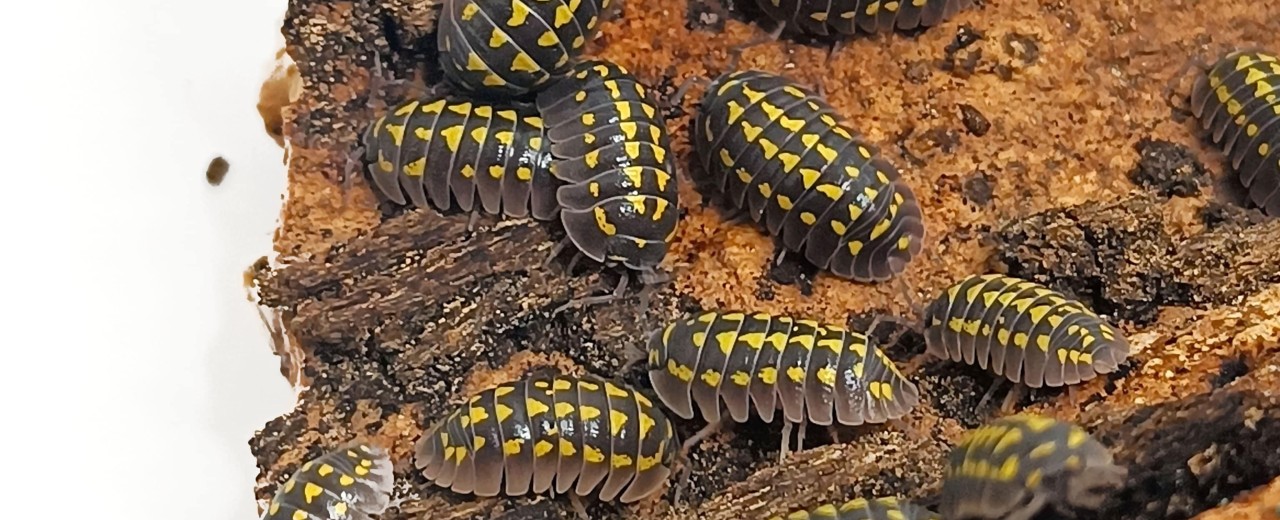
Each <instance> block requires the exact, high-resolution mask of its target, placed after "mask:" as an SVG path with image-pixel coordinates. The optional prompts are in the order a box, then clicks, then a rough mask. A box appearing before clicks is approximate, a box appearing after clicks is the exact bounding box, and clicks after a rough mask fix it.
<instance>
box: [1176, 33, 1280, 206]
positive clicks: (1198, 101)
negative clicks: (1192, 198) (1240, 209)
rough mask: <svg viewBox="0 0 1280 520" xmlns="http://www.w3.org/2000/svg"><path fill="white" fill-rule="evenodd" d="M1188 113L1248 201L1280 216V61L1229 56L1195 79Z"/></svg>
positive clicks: (1248, 53) (1258, 55)
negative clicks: (1244, 190)
mask: <svg viewBox="0 0 1280 520" xmlns="http://www.w3.org/2000/svg"><path fill="white" fill-rule="evenodd" d="M1190 108H1191V111H1192V113H1193V114H1195V116H1196V117H1197V118H1199V120H1200V125H1201V127H1202V128H1203V129H1204V130H1206V131H1208V132H1210V137H1211V138H1212V139H1213V142H1214V143H1217V144H1218V145H1219V146H1221V147H1222V150H1223V153H1224V154H1225V155H1226V156H1227V158H1228V159H1229V161H1230V163H1231V168H1232V170H1234V171H1235V172H1236V174H1237V175H1239V179H1240V183H1241V184H1243V185H1244V186H1245V187H1246V188H1248V193H1249V195H1248V197H1249V200H1250V201H1252V202H1253V204H1256V205H1257V206H1258V207H1259V208H1262V210H1263V211H1264V212H1266V213H1267V214H1269V215H1271V216H1278V215H1280V59H1277V57H1276V55H1274V54H1270V53H1267V52H1262V51H1257V50H1242V51H1236V52H1232V53H1230V54H1227V55H1226V56H1224V57H1223V58H1222V59H1220V60H1218V62H1217V63H1215V64H1214V65H1213V66H1212V67H1210V68H1209V69H1208V70H1207V71H1205V73H1204V74H1203V75H1202V76H1200V77H1199V78H1198V80H1197V81H1196V84H1195V87H1194V88H1193V89H1192V91H1191V107H1190Z"/></svg>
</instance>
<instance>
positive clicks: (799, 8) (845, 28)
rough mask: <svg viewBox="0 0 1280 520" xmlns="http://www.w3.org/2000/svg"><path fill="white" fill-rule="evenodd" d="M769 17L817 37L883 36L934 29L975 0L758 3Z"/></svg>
mask: <svg viewBox="0 0 1280 520" xmlns="http://www.w3.org/2000/svg"><path fill="white" fill-rule="evenodd" d="M756 3H757V4H759V5H760V9H761V10H762V11H764V13H765V15H767V16H768V17H769V18H772V19H773V20H775V21H778V22H782V23H786V24H788V26H791V27H794V28H795V29H797V30H799V31H800V32H804V33H807V34H817V35H824V36H825V35H829V34H840V35H853V34H856V33H860V32H861V33H883V32H887V31H892V30H895V29H900V30H911V29H915V28H917V27H932V26H934V25H938V24H939V23H942V22H943V21H945V20H947V19H948V18H951V17H952V16H954V15H955V14H956V13H958V12H960V10H961V9H964V8H967V7H969V6H970V5H972V4H973V0H905V1H903V0H756Z"/></svg>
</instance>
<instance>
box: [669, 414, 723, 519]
mask: <svg viewBox="0 0 1280 520" xmlns="http://www.w3.org/2000/svg"><path fill="white" fill-rule="evenodd" d="M724 421H725V420H724V418H723V417H722V418H721V419H720V420H719V421H716V422H711V423H707V425H706V426H703V427H702V429H701V430H698V432H697V433H695V434H693V436H691V437H689V438H688V439H685V441H684V442H683V443H681V444H680V453H679V455H678V456H677V457H676V468H675V473H676V474H677V475H679V476H678V477H676V491H675V494H674V495H672V502H673V503H675V504H679V503H680V494H681V493H683V492H684V487H685V485H687V484H688V483H689V473H690V472H691V471H692V468H691V467H690V466H689V451H690V450H692V449H693V447H694V446H697V445H698V443H701V442H702V441H704V440H706V439H707V437H710V436H711V434H713V433H715V432H718V431H720V427H721V426H723V425H724Z"/></svg>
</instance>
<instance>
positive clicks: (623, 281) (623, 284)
mask: <svg viewBox="0 0 1280 520" xmlns="http://www.w3.org/2000/svg"><path fill="white" fill-rule="evenodd" d="M570 263H572V262H570ZM629 278H630V276H628V275H627V274H625V273H624V274H623V275H622V277H621V278H619V279H618V285H617V287H614V288H613V292H612V293H610V294H602V295H600V296H587V297H584V298H576V299H573V300H569V301H567V302H565V304H564V305H561V306H559V307H557V308H556V310H555V311H552V314H560V313H562V312H564V311H566V310H568V309H570V308H573V307H590V306H592V305H599V304H602V303H609V302H611V301H616V300H620V299H622V295H623V294H626V292H627V279H629Z"/></svg>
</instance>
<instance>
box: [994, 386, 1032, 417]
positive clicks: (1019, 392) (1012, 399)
mask: <svg viewBox="0 0 1280 520" xmlns="http://www.w3.org/2000/svg"><path fill="white" fill-rule="evenodd" d="M1026 392H1027V387H1026V386H1025V385H1019V384H1014V385H1013V388H1010V389H1009V393H1007V394H1005V396H1004V404H1001V405H1000V411H1001V412H1004V413H1009V412H1012V411H1013V407H1014V405H1016V404H1018V401H1019V400H1021V399H1022V396H1023V394H1025V393H1026Z"/></svg>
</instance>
